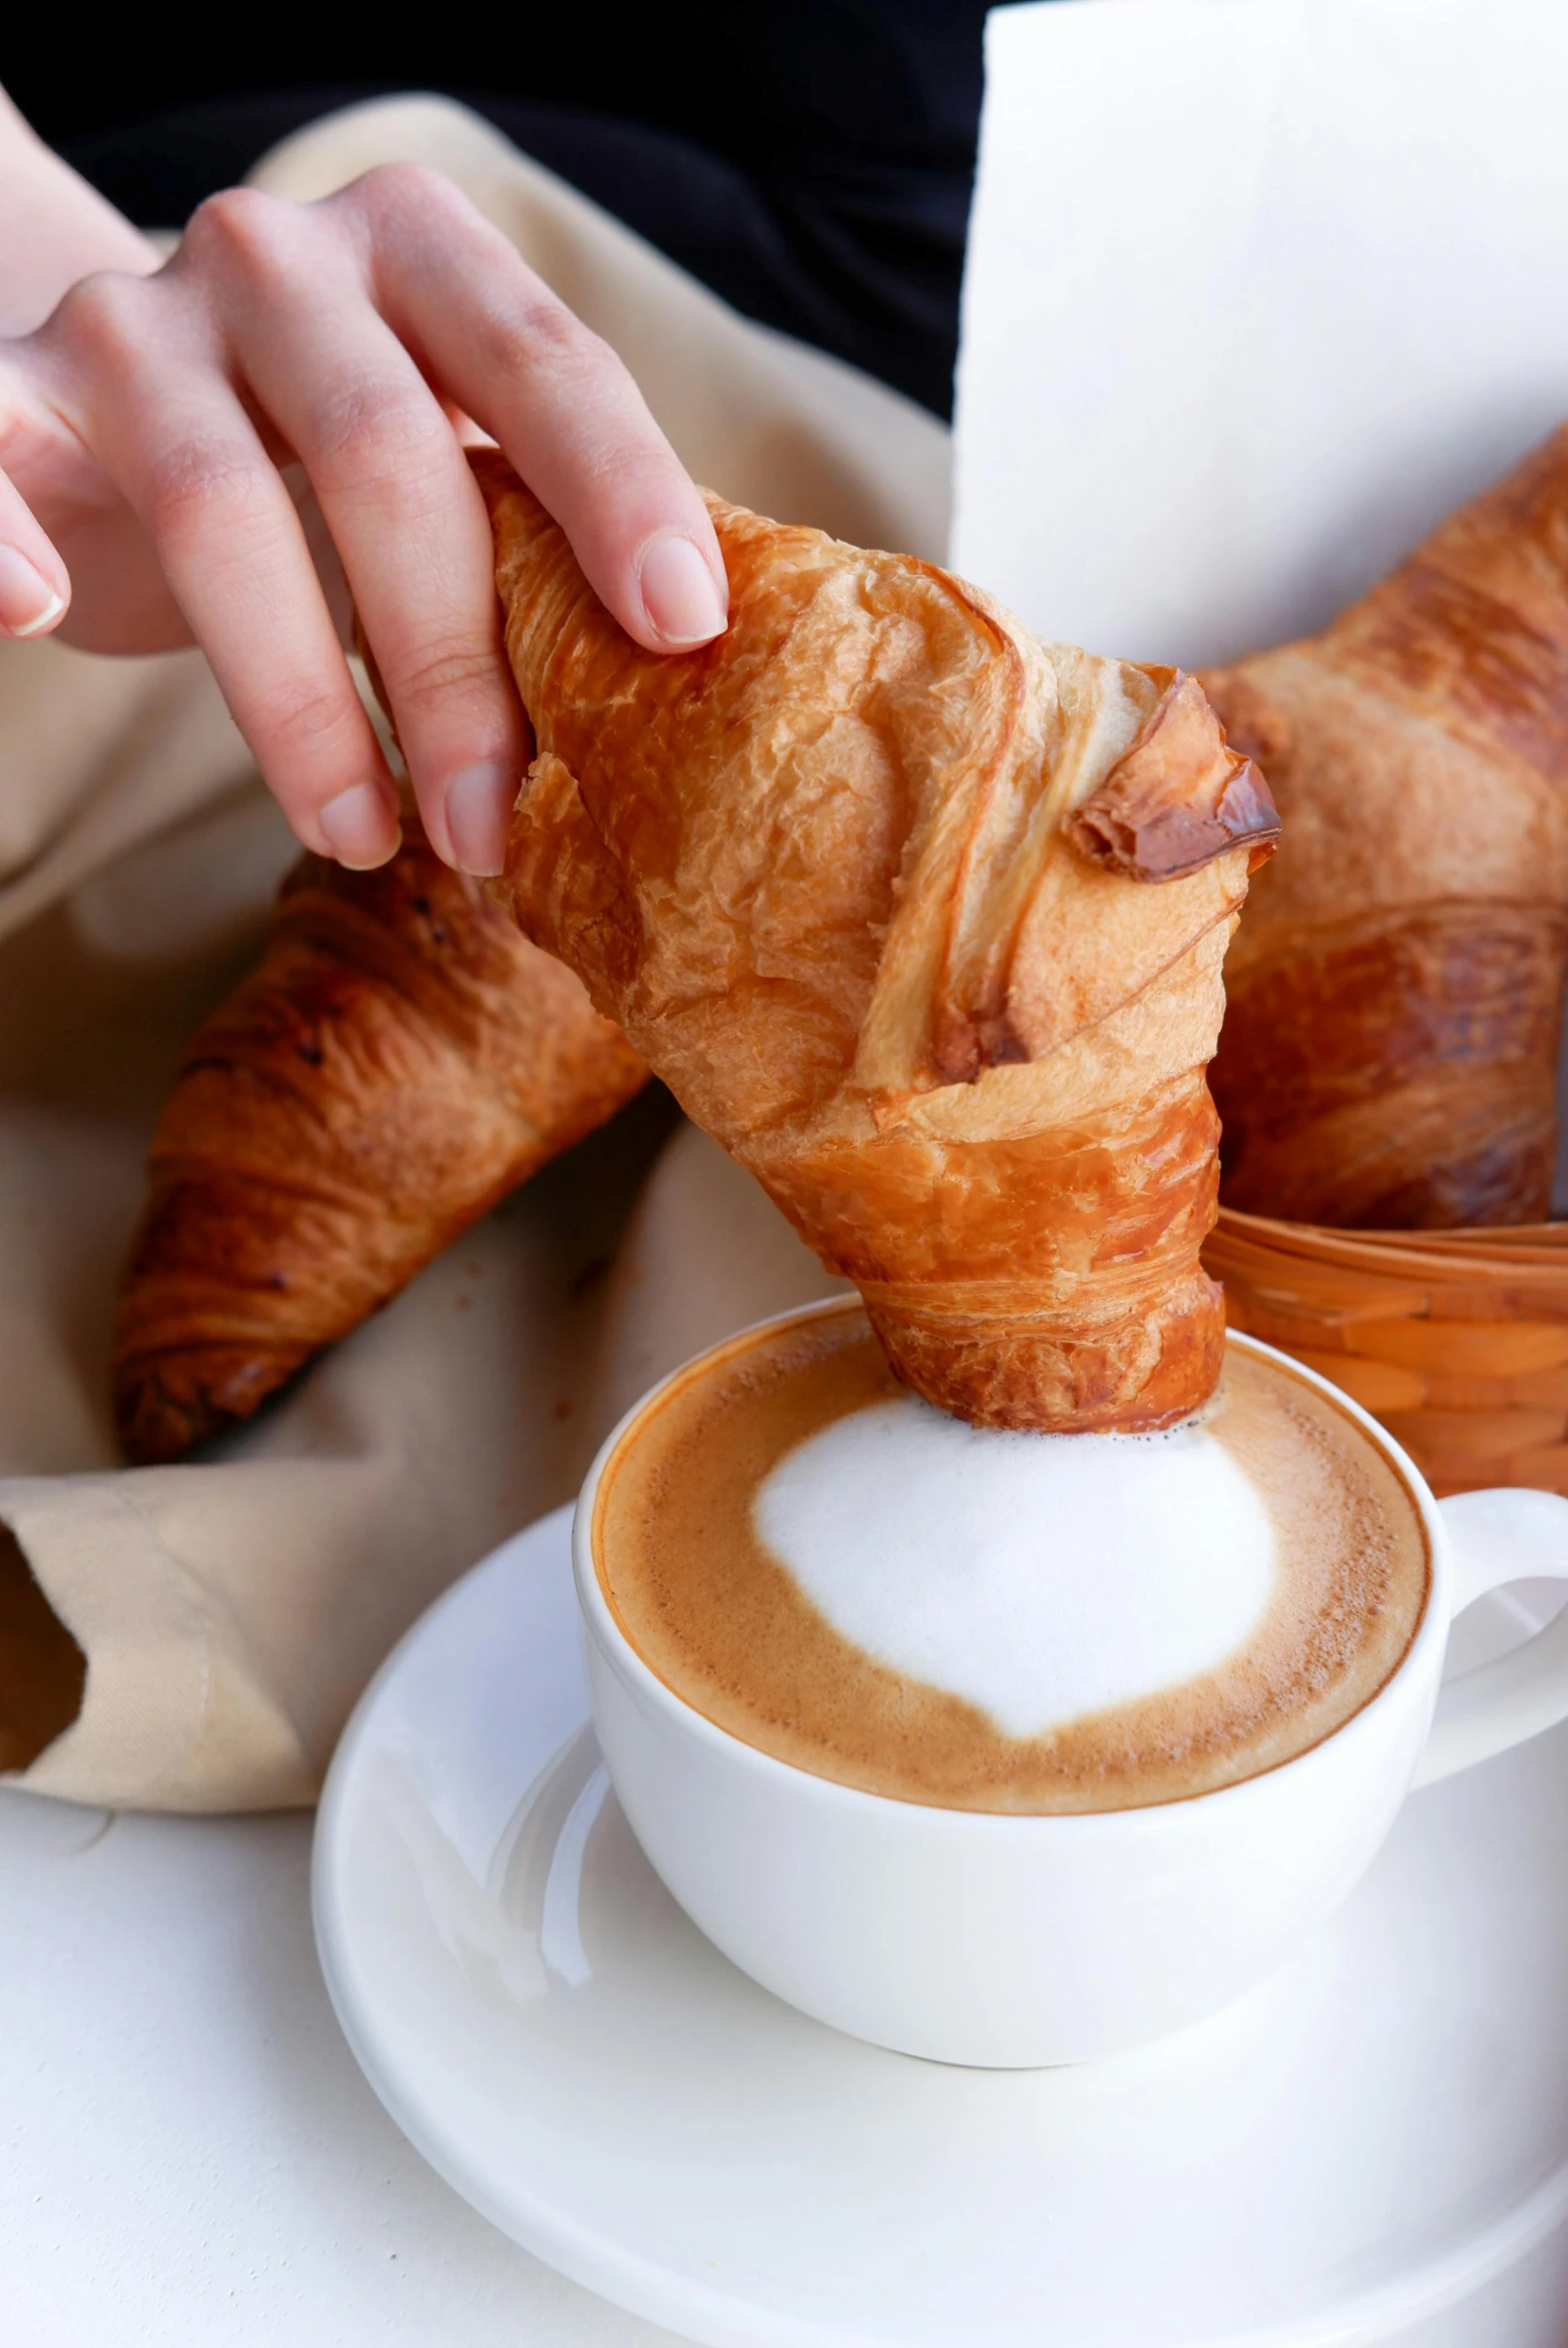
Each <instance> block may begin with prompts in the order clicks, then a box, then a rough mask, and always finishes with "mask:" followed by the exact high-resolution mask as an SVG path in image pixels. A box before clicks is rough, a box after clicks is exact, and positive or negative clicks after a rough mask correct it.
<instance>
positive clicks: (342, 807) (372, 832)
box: [316, 783, 402, 873]
mask: <svg viewBox="0 0 1568 2348" xmlns="http://www.w3.org/2000/svg"><path fill="white" fill-rule="evenodd" d="M316 821H317V823H318V824H319V825H320V826H321V833H322V838H323V839H324V840H325V841H326V843H327V850H328V854H329V855H331V856H334V857H336V858H337V861H338V863H339V864H340V865H347V866H348V868H349V870H350V872H351V873H368V872H371V871H373V870H374V869H375V867H376V866H377V865H384V864H387V863H389V862H390V861H391V859H392V858H393V857H394V856H396V855H397V853H398V842H399V840H400V839H401V837H402V835H401V832H400V830H399V827H398V819H397V817H396V815H395V814H394V812H393V810H392V808H391V807H390V805H389V804H388V800H387V794H386V793H385V791H383V790H382V788H381V786H380V784H379V783H355V784H353V785H351V787H350V788H349V789H348V790H347V791H340V792H339V794H338V796H337V798H336V799H329V800H328V802H327V804H326V806H325V807H324V808H323V809H322V810H321V811H320V813H319V814H318V816H317V818H316Z"/></svg>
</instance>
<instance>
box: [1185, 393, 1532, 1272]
mask: <svg viewBox="0 0 1568 2348" xmlns="http://www.w3.org/2000/svg"><path fill="white" fill-rule="evenodd" d="M1204 683H1205V686H1206V687H1207V690H1208V691H1209V693H1210V694H1211V695H1212V697H1213V700H1214V703H1215V706H1216V708H1217V709H1218V710H1219V712H1220V715H1221V717H1222V718H1223V720H1224V722H1225V725H1226V726H1227V728H1228V729H1229V731H1230V733H1231V736H1232V738H1233V739H1234V740H1235V741H1236V743H1237V744H1238V746H1240V747H1242V748H1244V749H1246V750H1247V751H1249V752H1250V753H1251V754H1252V756H1253V757H1255V758H1257V759H1258V760H1259V761H1260V762H1261V763H1262V764H1263V766H1264V767H1265V768H1266V770H1267V773H1268V776H1269V779H1270V782H1271V783H1272V785H1273V787H1274V789H1275V790H1276V791H1277V793H1278V795H1279V803H1280V806H1281V808H1282V809H1283V811H1284V814H1285V818H1286V821H1287V822H1288V824H1289V827H1290V854H1289V855H1288V856H1287V857H1285V858H1282V859H1281V861H1280V863H1279V865H1278V867H1277V869H1276V870H1275V871H1273V872H1271V873H1269V874H1268V875H1267V877H1266V880H1265V882H1264V884H1263V886H1262V887H1261V888H1260V890H1259V892H1258V896H1257V900H1256V902H1255V904H1254V905H1253V907H1252V908H1251V910H1250V911H1249V913H1248V915H1247V923H1246V930H1245V933H1244V935H1243V938H1242V940H1241V942H1240V945H1239V947H1238V949H1237V953H1236V957H1235V959H1234V962H1233V964H1232V968H1231V972H1230V996H1231V1003H1230V1011H1229V1015H1228V1017H1227V1019H1226V1022H1225V1033H1224V1038H1223V1041H1222V1044H1221V1047H1220V1051H1219V1055H1218V1059H1217V1062H1216V1065H1215V1070H1214V1080H1215V1090H1216V1093H1217V1095H1218V1098H1219V1104H1220V1109H1221V1113H1222V1115H1223V1117H1224V1121H1225V1193H1224V1194H1225V1199H1226V1203H1227V1204H1230V1205H1234V1206H1237V1207H1240V1208H1243V1209H1246V1210H1249V1211H1251V1212H1254V1213H1263V1214H1268V1215H1276V1216H1284V1217H1288V1218H1292V1219H1295V1220H1299V1221H1306V1222H1319V1223H1335V1224H1371V1225H1376V1226H1395V1227H1397V1226H1406V1227H1426V1228H1436V1227H1441V1226H1443V1225H1451V1224H1466V1223H1508V1222H1534V1221H1540V1220H1544V1218H1545V1216H1546V1215H1547V1213H1548V1211H1549V1208H1550V1200H1551V1183H1552V1167H1553V1159H1554V1155H1555V1146H1556V1116H1555V1090H1556V1073H1557V1047H1558V1035H1559V1030H1560V1025H1561V1018H1562V1002H1563V980H1564V973H1565V967H1568V788H1565V787H1568V429H1565V430H1563V431H1561V432H1559V433H1557V434H1556V435H1555V436H1554V438H1553V439H1551V440H1550V441H1548V442H1547V443H1546V445H1545V446H1544V447H1543V448H1541V449H1538V450H1536V451H1535V452H1534V454H1533V455H1531V456H1530V457H1528V458H1527V459H1526V460H1525V462H1524V463H1523V464H1522V465H1521V466H1520V467H1519V468H1518V469H1517V470H1516V471H1515V472H1514V473H1512V474H1511V475H1510V476H1509V477H1508V478H1507V479H1506V480H1505V481H1503V482H1501V483H1500V484H1499V485H1498V486H1497V487H1496V488H1494V489H1491V490H1489V491H1488V492H1487V493H1486V494H1485V495H1484V496H1483V497H1480V498H1477V499H1476V500H1475V502H1474V503H1473V504H1472V505H1469V506H1467V507H1465V508H1464V509H1463V510H1462V511H1461V512H1460V513H1458V514H1455V515H1454V516H1452V518H1451V519H1450V520H1449V521H1447V522H1445V523H1444V524H1443V525H1442V527H1441V528H1440V529H1438V530H1437V531H1435V532H1434V533H1433V534H1432V536H1431V537H1430V538H1429V539H1428V540H1427V541H1426V543H1425V544H1424V545H1423V546H1421V547H1418V548H1417V550H1416V552H1415V553H1414V554H1413V555H1412V556H1411V557H1410V559H1409V561H1408V562H1406V563H1404V564H1402V565H1401V566H1400V568H1399V569H1398V570H1397V571H1395V572H1394V573H1393V574H1392V575H1391V576H1390V577H1389V578H1387V579H1385V580H1384V581H1382V582H1381V584H1380V585H1378V586H1377V587H1375V588H1373V589H1372V591H1371V592H1370V593H1369V594H1368V595H1366V596H1364V597H1362V599H1361V600H1360V602H1358V603H1356V604H1354V605H1352V606H1351V607H1350V609H1349V610H1348V611H1346V612H1344V613H1342V614H1341V615H1340V617H1339V618H1338V619H1337V620H1336V621H1335V622H1334V623H1333V625H1332V626H1331V627H1329V628H1327V629H1325V630H1324V631H1323V633H1322V635H1320V636H1317V637H1314V638H1312V639H1310V640H1309V641H1307V642H1305V643H1301V644H1293V645H1286V646H1284V647H1282V648H1281V649H1279V650H1278V651H1274V652H1266V653H1259V654H1256V655H1254V656H1253V657H1252V658H1251V659H1248V660H1245V661H1241V662H1238V663H1237V664H1236V665H1235V666H1234V667H1232V668H1228V669H1222V670H1218V671H1215V672H1214V673H1213V675H1211V676H1208V677H1206V678H1205V679H1204Z"/></svg>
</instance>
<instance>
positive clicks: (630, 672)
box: [476, 455, 1277, 1430]
mask: <svg viewBox="0 0 1568 2348" xmlns="http://www.w3.org/2000/svg"><path fill="white" fill-rule="evenodd" d="M476 469H477V471H478V473H479V476H480V479H481V483H482V486H483V487H484V489H485V491H486V495H487V498H488V500H489V502H490V506H491V511H492V520H493V523H494V526H495V530H496V537H497V557H498V572H497V576H498V584H499V586H500V589H501V595H502V600H503V603H504V606H505V608H506V615H507V646H508V652H509V656H510V658H511V662H512V665H513V670H514V673H515V675H516V677H517V680H518V684H519V688H520V691H521V693H522V697H523V702H524V705H525V708H526V709H527V711H528V713H529V716H530V719H531V720H532V722H533V725H534V728H535V732H536V736H537V739H538V745H539V756H538V758H537V760H536V761H535V764H534V766H533V769H532V771H531V774H530V777H529V780H528V783H527V786H526V788H525V790H524V793H523V795H522V797H521V798H520V801H519V806H518V813H517V817H516V820H515V824H514V829H513V835H512V842H511V851H510V857H509V863H508V870H507V875H506V886H507V888H508V890H509V891H510V893H511V896H512V899H513V902H514V905H515V908H516V911H517V915H518V919H519V921H520V922H521V924H522V926H523V928H524V929H525V930H526V932H527V933H528V935H529V936H530V937H531V938H532V939H533V940H534V941H535V942H536V943H537V944H538V945H540V946H542V947H544V948H545V949H546V950H547V951H548V952H549V953H551V954H554V955H558V956H559V957H560V958H561V959H562V960H563V961H564V962H566V963H567V964H568V965H569V966H570V967H571V969H573V970H574V971H575V972H576V973H577V974H578V975H579V977H580V978H581V979H582V980H583V981H584V983H585V985H586V986H587V988H588V991H589V993H590V995H591V996H592V998H593V1000H594V1002H595V1004H596V1006H597V1007H598V1009H599V1010H600V1011H601V1012H602V1013H604V1014H605V1015H606V1016H608V1017H611V1018H614V1019H615V1020H616V1021H618V1022H619V1023H620V1025H621V1026H622V1027H623V1028H624V1029H625V1031H626V1033H627V1035H628V1036H629V1037H630V1038H631V1040H632V1042H633V1043H634V1044H635V1046H636V1047H637V1049H638V1051H639V1052H640V1053H641V1054H642V1056H643V1057H644V1059H645V1060H646V1061H647V1062H648V1064H649V1066H650V1067H651V1068H652V1069H653V1070H654V1071H655V1073H656V1074H657V1075H659V1076H661V1077H663V1078H664V1080H665V1081H666V1083H668V1084H669V1085H670V1087H671V1089H672V1090H673V1091H674V1092H675V1093H676V1095H677V1097H678V1098H679V1099H680V1100H681V1102H682V1103H683V1105H684V1106H685V1108H686V1109H687V1110H688V1112H689V1113H690V1114H691V1116H692V1117H693V1118H694V1119H695V1120H696V1121H697V1122H698V1123H699V1124H700V1125H702V1126H704V1127H706V1128H707V1130H708V1131H709V1132H710V1133H711V1134H713V1135H714V1136H715V1137H716V1138H717V1139H718V1140H719V1141H720V1142H721V1143H723V1144H724V1146H725V1147H726V1148H727V1149H728V1150H730V1151H731V1152H732V1154H733V1155H734V1156H735V1157H736V1158H737V1159H739V1160H740V1161H741V1163H742V1164H743V1165H745V1166H747V1167H748V1168H749V1169H750V1170H751V1171H752V1173H753V1174H756V1175H757V1177H758V1178H759V1180H760V1181H761V1182H762V1183H763V1185H764V1186H765V1188H766V1189H767V1190H768V1191H769V1193H770V1195H771V1196H772V1197H773V1198H774V1199H775V1200H776V1201H777V1202H778V1204H779V1205H780V1206H781V1207H782V1208H783V1209H784V1212H785V1214H787V1215H788V1217H789V1218H790V1220H791V1221H792V1222H793V1223H794V1225H795V1226H796V1228H797V1229H798V1230H799V1231H800V1232H801V1234H802V1236H803V1237H805V1238H806V1239H807V1241H808V1242H809V1243H810V1244H811V1246H813V1247H814V1248H815V1250H816V1252H817V1253H818V1255H819V1256H820V1257H821V1258H822V1260H823V1262H824V1263H826V1264H827V1265H829V1266H830V1267H831V1268H832V1269H834V1270H835V1271H839V1272H842V1273H844V1274H846V1275H847V1276H848V1277H850V1278H851V1279H852V1280H853V1281H854V1282H855V1283H856V1285H857V1286H858V1287H859V1289H860V1291H861V1293H862V1295H863V1297H864V1299H865V1303H866V1307H867V1310H868V1312H869V1315H870V1318H871V1320H872V1323H873V1325H874V1326H875V1329H876V1331H877V1334H878V1336H879V1338H880V1339H881V1342H882V1344H883V1346H884V1348H885V1350H886V1352H887V1354H888V1356H889V1358H890V1359H891V1361H892V1363H893V1365H894V1367H895V1368H896V1369H897V1370H898V1372H899V1373H900V1375H901V1376H902V1377H903V1378H904V1379H905V1380H906V1381H907V1382H908V1383H909V1384H910V1385H911V1386H912V1387H913V1388H914V1389H915V1390H916V1391H917V1392H919V1393H920V1394H922V1395H924V1396H925V1397H926V1398H927V1399H929V1400H930V1401H932V1402H935V1403H937V1404H938V1405H940V1406H941V1407H943V1408H944V1409H947V1410H949V1411H951V1412H954V1413H956V1414H957V1415H959V1416H961V1417H964V1418H967V1419H970V1420H972V1421H974V1422H976V1423H980V1424H985V1425H999V1426H1018V1427H1041V1428H1056V1429H1077V1430H1086V1429H1097V1428H1113V1427H1121V1428H1140V1427H1157V1426H1162V1425H1166V1424H1168V1423H1170V1422H1172V1421H1174V1420H1176V1419H1178V1418H1180V1417H1182V1416H1184V1415H1185V1414H1186V1413H1188V1412H1189V1411H1191V1410H1192V1409H1193V1408H1194V1407H1196V1406H1197V1405H1198V1404H1199V1403H1200V1402H1201V1401H1203V1399H1204V1398H1205V1397H1206V1396H1207V1394H1208V1393H1209V1392H1210V1391H1211V1390H1212V1387H1213V1385H1214V1382H1215V1379H1216V1377H1217V1375H1218V1369H1219V1360H1220V1347H1221V1341H1222V1334H1223V1319H1222V1308H1221V1302H1220V1296H1219V1291H1218V1289H1217V1287H1216V1286H1215V1285H1214V1284H1213V1283H1212V1282H1211V1281H1210V1280H1209V1279H1208V1278H1207V1276H1206V1275H1205V1274H1204V1272H1203V1271H1202V1269H1201V1267H1200V1265H1199V1261H1198V1249H1199V1245H1200V1243H1201V1241H1202V1239H1203V1237H1204V1234H1205V1233H1206V1231H1207V1229H1208V1228H1209V1225H1210V1223H1211V1221H1212V1219H1213V1212H1214V1195H1215V1188H1216V1180H1217V1170H1216V1155H1215V1153H1216V1141H1217V1126H1216V1120H1215V1116H1214V1111H1213V1107H1212V1104H1211V1102H1210V1099H1209V1095H1208V1091H1207V1088H1206V1085H1205V1082H1204V1069H1205V1066H1206V1063H1207V1062H1208V1059H1209V1057H1210V1055H1211V1053H1212V1051H1213V1049H1214V1041H1215V1037H1216V1035H1217V1032H1218V1028H1219V1021H1220V1016H1221V1011H1222V1007H1223V992H1222V985H1221V976H1220V966H1221V963H1222V961H1223V958H1224V953H1225V948H1226V944H1227V942H1228V939H1229V936H1230V933H1231V930H1232V927H1233V925H1234V922H1235V919H1236V915H1237V911H1238V909H1239V907H1240V905H1241V903H1242V900H1243V898H1244V896H1245V894H1246V888H1247V879H1248V874H1249V871H1250V870H1251V868H1252V866H1253V864H1254V863H1255V862H1256V861H1257V860H1258V859H1259V858H1260V857H1262V856H1263V855H1266V854H1267V853H1268V850H1269V848H1270V847H1271V845H1272V843H1273V840H1274V838H1275V836H1276V832H1277V820H1276V818H1275V815H1274V812H1273V808H1272V805H1271V803H1270V801H1269V798H1268V794H1267V791H1266V789H1265V788H1264V786H1263V785H1262V783H1261V780H1260V778H1259V777H1258V776H1257V774H1256V772H1255V770H1254V769H1253V768H1252V767H1251V766H1250V765H1249V764H1248V763H1247V762H1246V761H1245V760H1244V759H1242V758H1240V757H1238V756H1236V755H1235V754H1233V753H1231V752H1230V751H1229V750H1227V748H1226V745H1225V741H1224V737H1223V734H1222V733H1221V731H1220V728H1219V726H1218V724H1217V722H1216V721H1215V719H1214V717H1213V714H1212V712H1211V711H1210V710H1209V708H1208V705H1207V703H1206V702H1205V700H1204V698H1203V695H1202V693H1201V691H1200V690H1199V688H1198V687H1197V685H1196V684H1195V683H1194V682H1193V681H1192V680H1191V679H1190V678H1186V677H1183V676H1181V675H1179V674H1178V673H1176V672H1172V671H1169V670H1160V669H1148V668H1141V667H1137V666H1134V665H1132V664H1130V663H1126V662H1118V661H1107V660H1097V659H1095V658H1093V657H1091V656H1089V655H1088V654H1085V653H1080V652H1076V651H1072V650H1069V649H1067V648H1064V647H1060V646H1041V645H1039V644H1036V643H1035V642H1034V641H1033V640H1032V639H1031V638H1029V637H1028V636H1027V635H1026V634H1025V632H1024V631H1023V629H1022V628H1021V627H1020V626H1019V625H1018V623H1017V622H1016V621H1014V620H1013V619H1011V618H1010V616H1009V615H1008V614H1006V613H1005V612H1003V611H1001V610H1000V609H999V608H998V607H996V606H995V605H994V604H992V603H991V602H989V600H988V599H987V598H985V597H984V596H982V595H980V594H978V593H977V592H976V591H975V590H973V589H971V588H969V587H966V586H964V585H963V584H962V583H961V582H959V581H957V580H954V579H951V578H949V577H947V576H946V575H945V574H943V573H942V572H940V571H938V570H936V569H934V568H932V567H931V566H929V565H925V564H921V563H917V562H915V561H913V560H911V559H908V558H904V557H897V556H890V555H880V554H866V553H862V552H860V551H859V550H857V549H855V548H852V547H848V546H843V545H840V544H838V543H837V542H835V541H834V540H831V539H828V538H826V537H823V536H822V535H821V534H820V533H818V532H815V531H812V530H806V529H797V528H784V527H782V526H780V525H778V524H775V523H772V522H768V521H765V520H763V519H762V518H761V517H759V516H757V515H755V514H750V513H747V512H745V511H743V510H742V509H740V508H737V507H732V506H727V505H725V504H723V503H721V502H720V501H719V500H717V499H716V500H713V501H711V503H712V511H713V514H714V520H715V524H716V527H717V529H718V532H719V536H720V541H721V545H722V546H723V549H724V554H725V560H726V564H727V567H728V570H729V574H730V584H731V622H730V628H729V632H728V633H727V634H726V635H725V636H724V637H723V638H721V639H719V640H718V641H717V642H716V643H715V644H713V645H711V646H708V647H706V648H704V649H703V650H701V651H698V652H694V653H691V654H688V655H685V656H680V657H676V658H670V657H668V656H667V657H659V656H655V655H651V654H647V653H644V652H642V651H640V650H639V649H638V648H637V647H636V646H635V645H633V644H632V643H631V641H630V640H629V639H628V638H627V637H626V636H625V635H624V634H623V632H622V631H621V629H620V628H619V627H618V626H617V624H616V623H615V621H614V620H612V619H611V618H610V616H609V615H608V613H606V611H605V610H604V608H603V607H602V606H601V605H600V604H599V602H598V601H597V599H596V598H595V596H594V595H593V593H592V591H591V590H590V589H589V588H588V586H587V584H586V582H585V581H584V578H583V576H582V573H581V572H580V570H579V569H578V566H577V563H576V561H575V559H574V557H573V555H572V552H571V550H570V548H569V547H568V545H567V542H566V540H565V538H564V536H563V534H562V533H561V531H560V530H559V529H558V528H557V527H556V525H555V524H554V523H553V522H552V521H551V520H550V518H549V516H548V515H547V514H546V513H545V511H544V509H543V508H542V507H541V506H540V505H539V503H538V502H537V501H536V500H535V499H534V497H533V496H532V495H531V494H530V493H529V492H528V491H527V490H526V489H525V488H524V487H523V486H522V484H521V483H519V482H518V481H517V480H516V478H515V477H514V476H513V475H512V474H511V473H510V472H509V470H508V469H507V468H506V466H505V464H504V463H503V462H502V461H501V460H500V459H499V458H496V457H494V456H488V455H486V456H481V457H479V458H478V459H477V460H476Z"/></svg>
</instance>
